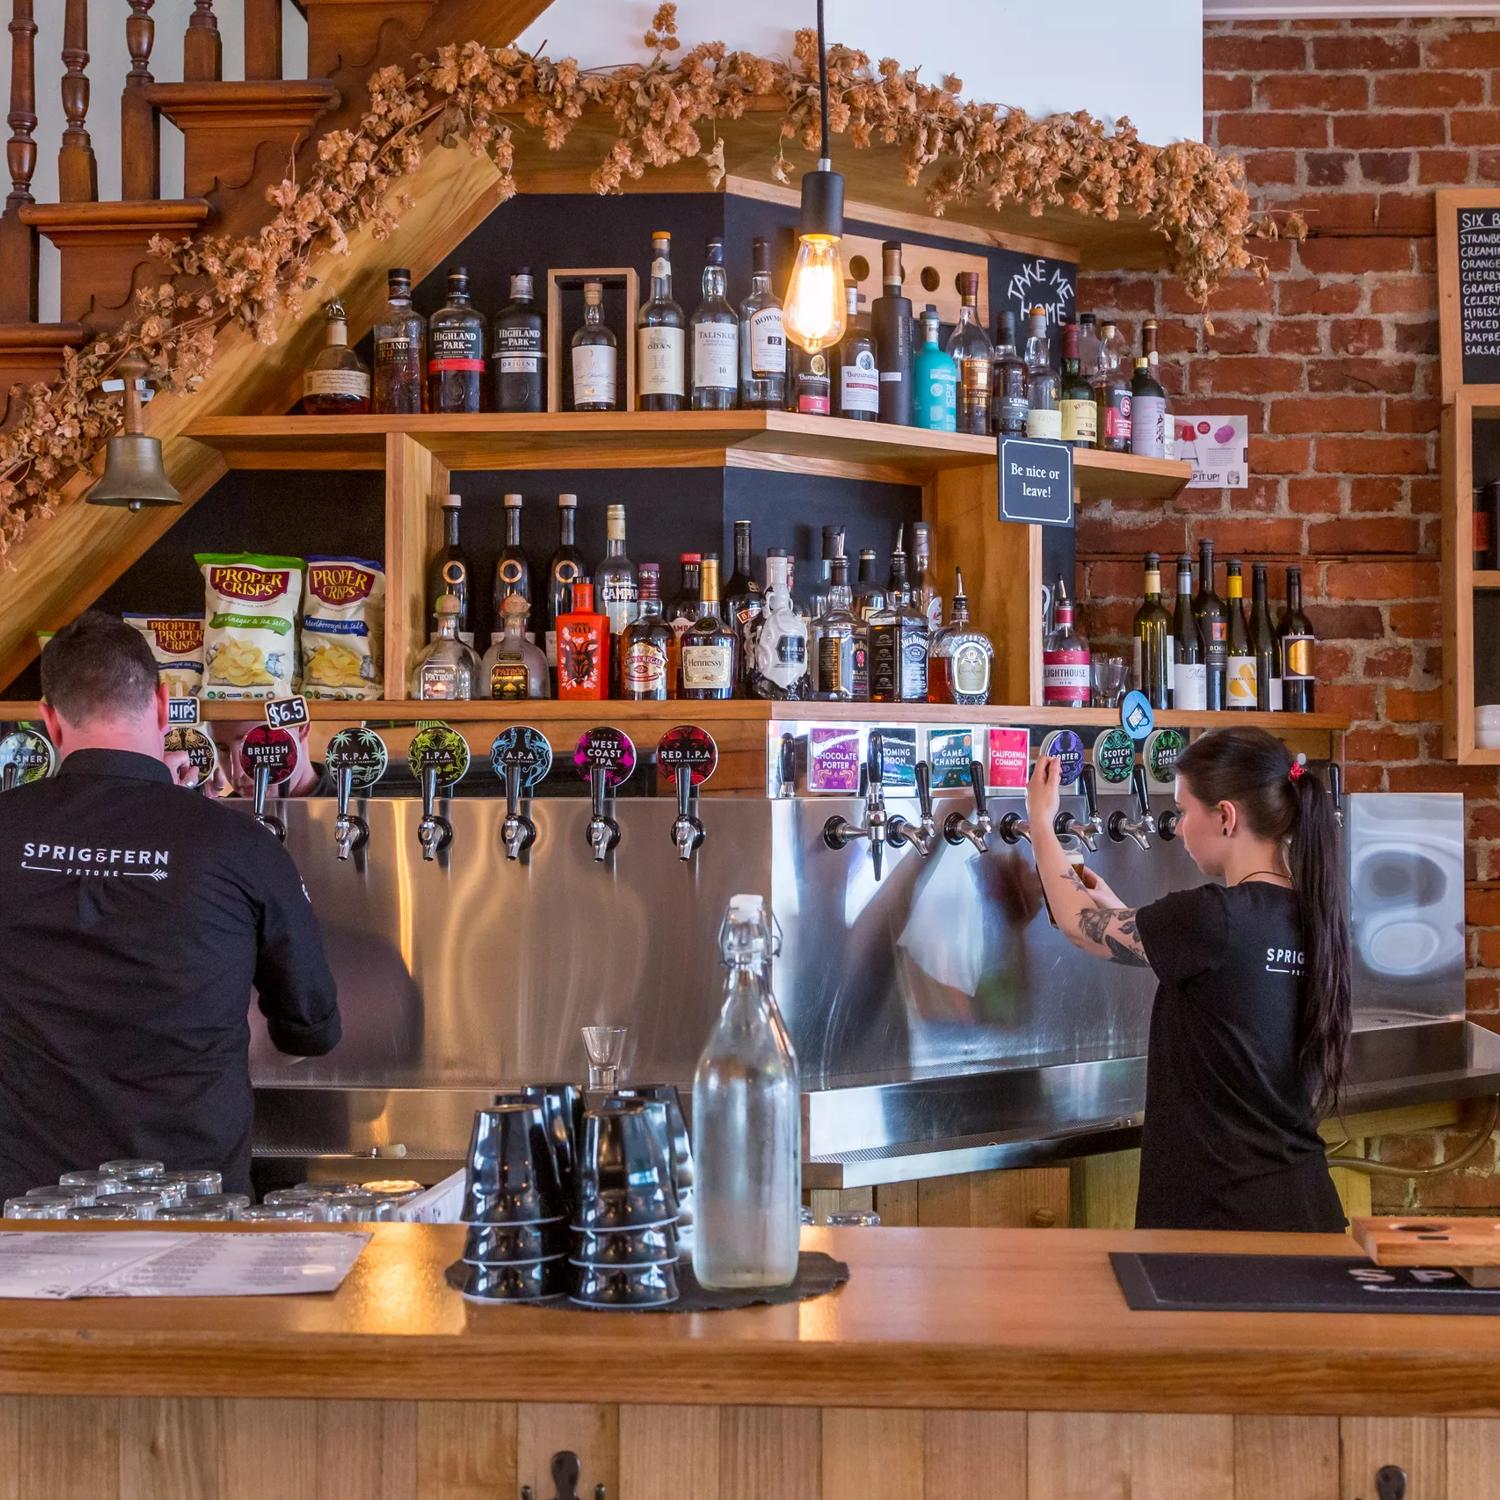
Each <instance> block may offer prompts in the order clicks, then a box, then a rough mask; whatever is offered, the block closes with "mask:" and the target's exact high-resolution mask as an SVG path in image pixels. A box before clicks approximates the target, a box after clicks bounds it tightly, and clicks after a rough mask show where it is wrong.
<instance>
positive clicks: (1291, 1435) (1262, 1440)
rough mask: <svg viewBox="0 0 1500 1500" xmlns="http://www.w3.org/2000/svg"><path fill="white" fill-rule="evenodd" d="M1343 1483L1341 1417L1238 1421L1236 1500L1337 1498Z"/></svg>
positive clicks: (1255, 1418) (1315, 1499)
mask: <svg viewBox="0 0 1500 1500" xmlns="http://www.w3.org/2000/svg"><path fill="white" fill-rule="evenodd" d="M1338 1484H1339V1422H1338V1418H1337V1417H1251V1416H1239V1417H1236V1418H1235V1419H1234V1495H1235V1496H1236V1500H1258V1497H1260V1496H1262V1495H1264V1496H1267V1497H1269V1496H1275V1500H1331V1497H1333V1496H1334V1495H1337V1494H1338Z"/></svg>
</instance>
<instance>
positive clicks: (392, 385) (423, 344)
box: [370, 270, 427, 414]
mask: <svg viewBox="0 0 1500 1500" xmlns="http://www.w3.org/2000/svg"><path fill="white" fill-rule="evenodd" d="M386 284H387V286H388V288H389V294H388V295H389V300H388V301H387V302H386V305H385V311H384V312H382V313H381V315H380V316H379V317H378V318H377V319H376V320H375V328H374V332H373V334H372V338H373V342H374V346H375V375H374V392H373V395H372V396H371V401H370V409H371V410H372V411H376V412H381V413H397V414H399V413H409V412H421V411H426V410H427V320H426V319H425V318H424V317H423V316H422V314H421V313H419V312H418V311H417V310H416V308H414V307H413V306H412V305H411V272H410V271H406V270H394V271H387V272H386Z"/></svg>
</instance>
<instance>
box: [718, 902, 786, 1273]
mask: <svg viewBox="0 0 1500 1500" xmlns="http://www.w3.org/2000/svg"><path fill="white" fill-rule="evenodd" d="M720 932H721V936H720V950H721V955H722V957H723V961H724V966H725V968H726V969H727V970H728V971H729V972H728V977H727V978H726V979H725V982H724V1004H723V1008H722V1009H721V1010H720V1012H719V1019H718V1022H717V1024H716V1025H715V1027H714V1029H713V1031H712V1033H711V1034H710V1035H709V1038H708V1041H707V1044H706V1045H705V1047H704V1049H703V1055H702V1057H700V1058H699V1060H698V1066H697V1069H696V1071H695V1072H694V1074H693V1155H694V1157H695V1160H696V1164H697V1175H698V1188H697V1193H696V1201H695V1207H694V1214H695V1219H696V1223H695V1226H694V1234H693V1274H694V1275H695V1276H696V1277H697V1279H698V1280H699V1281H700V1282H701V1283H702V1284H703V1285H704V1286H706V1287H711V1288H719V1287H726V1288H727V1287H777V1286H788V1285H790V1283H791V1282H792V1281H794V1280H795V1279H796V1275H797V1247H798V1238H799V1236H800V1234H801V1222H802V1220H801V1207H802V1175H801V1171H802V1117H801V1107H802V1104H801V1100H802V1095H801V1085H800V1083H799V1082H798V1078H797V1059H796V1057H795V1055H794V1054H793V1052H792V1044H791V1041H790V1039H789V1037H788V1035H787V1029H786V1025H785V1023H784V1022H783V1021H782V1019H781V1013H780V1011H778V1010H777V1008H776V1000H775V997H774V996H773V995H772V994H771V990H770V986H769V982H768V975H769V973H770V965H771V953H772V942H771V922H770V919H769V917H768V916H767V913H766V907H765V900H764V898H763V897H761V896H735V897H734V898H733V899H732V900H731V901H730V903H729V910H728V913H727V914H726V916H725V918H724V922H723V925H722V927H721V929H720ZM749 1142H753V1143H754V1147H753V1149H747V1143H749Z"/></svg>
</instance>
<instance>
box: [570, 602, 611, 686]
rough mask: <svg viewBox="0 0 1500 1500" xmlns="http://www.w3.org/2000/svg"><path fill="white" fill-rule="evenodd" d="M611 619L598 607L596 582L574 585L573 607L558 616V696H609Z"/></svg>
mask: <svg viewBox="0 0 1500 1500" xmlns="http://www.w3.org/2000/svg"><path fill="white" fill-rule="evenodd" d="M609 646H610V639H609V620H608V618H607V617H606V616H604V615H601V614H599V613H598V611H597V610H595V608H594V585H593V584H591V583H590V582H589V581H588V579H586V578H580V579H579V580H578V582H577V583H575V584H574V585H573V602H572V607H571V608H570V609H568V610H567V612H566V613H564V614H560V615H559V616H558V617H557V696H558V697H559V698H573V699H577V698H584V699H598V698H607V697H609V661H610V651H609Z"/></svg>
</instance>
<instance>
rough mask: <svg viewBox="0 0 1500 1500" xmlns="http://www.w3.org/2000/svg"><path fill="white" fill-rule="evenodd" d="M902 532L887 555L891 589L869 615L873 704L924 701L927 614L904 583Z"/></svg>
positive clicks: (927, 641)
mask: <svg viewBox="0 0 1500 1500" xmlns="http://www.w3.org/2000/svg"><path fill="white" fill-rule="evenodd" d="M902 536H903V532H898V533H897V535H896V550H895V551H894V552H893V553H892V554H891V588H890V594H889V598H888V600H887V603H886V606H885V608H884V609H882V610H880V611H878V612H877V613H876V614H874V615H872V616H871V617H870V698H871V700H872V701H873V702H875V703H925V702H926V701H927V652H928V648H929V646H930V645H931V638H930V635H929V632H928V628H927V616H926V615H925V614H923V612H922V611H921V610H920V609H918V608H917V607H916V606H915V605H913V603H912V600H911V590H910V589H909V587H908V586H907V577H906V549H905V548H904V547H903V546H902Z"/></svg>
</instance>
